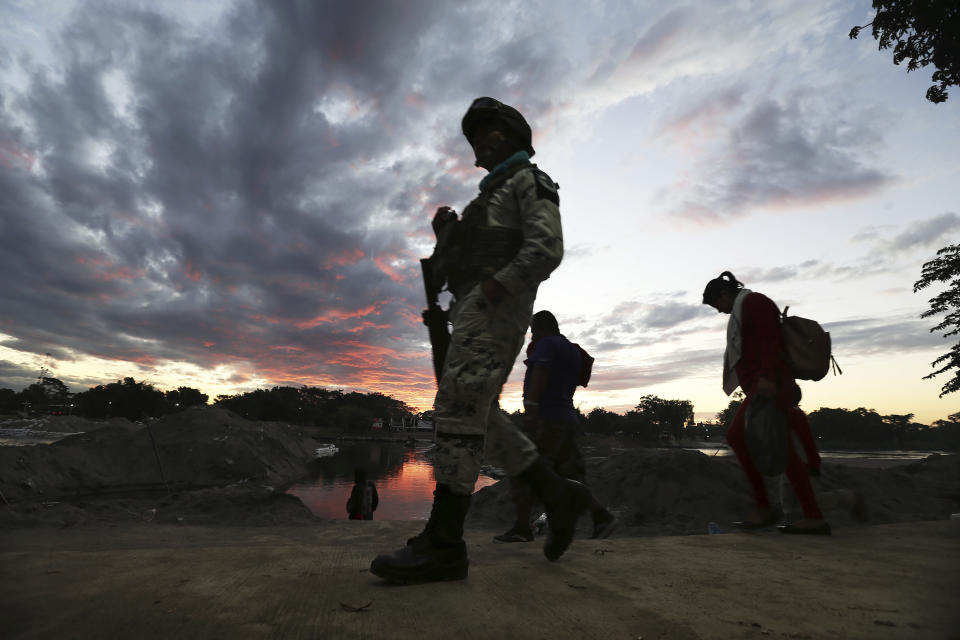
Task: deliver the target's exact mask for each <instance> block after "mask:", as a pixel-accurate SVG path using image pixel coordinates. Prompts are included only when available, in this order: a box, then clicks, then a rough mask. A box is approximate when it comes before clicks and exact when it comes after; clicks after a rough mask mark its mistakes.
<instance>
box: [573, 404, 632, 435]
mask: <svg viewBox="0 0 960 640" xmlns="http://www.w3.org/2000/svg"><path fill="white" fill-rule="evenodd" d="M583 428H584V431H589V432H590V433H603V434H607V435H610V434H613V433H616V432H617V431H622V430H623V428H624V416H622V415H620V414H619V413H613V412H612V411H607V410H606V409H601V408H600V407H597V408H596V409H594V410H593V411H591V412H590V413H588V414H587V417H586V419H585V420H584V426H583Z"/></svg>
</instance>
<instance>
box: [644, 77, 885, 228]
mask: <svg viewBox="0 0 960 640" xmlns="http://www.w3.org/2000/svg"><path fill="white" fill-rule="evenodd" d="M741 102H743V103H744V104H749V105H750V107H749V109H748V110H746V111H745V112H743V113H738V114H737V115H736V116H730V117H731V118H734V119H735V121H734V122H732V123H728V124H726V125H725V126H726V128H727V133H726V134H725V135H723V136H721V140H722V144H721V145H719V146H718V147H717V148H715V149H712V150H710V151H709V152H708V154H707V157H706V158H705V159H704V160H703V161H702V162H701V163H700V164H699V165H698V166H697V168H696V171H695V173H694V175H693V176H692V177H691V178H690V179H688V180H687V181H685V182H684V183H682V184H676V185H671V187H670V188H668V189H664V190H663V191H662V192H661V194H660V196H661V197H665V198H669V199H670V202H671V203H672V204H673V207H674V210H675V211H676V212H678V213H681V214H684V215H686V216H688V217H690V218H693V219H697V220H723V219H725V218H730V217H734V216H739V215H742V214H744V213H746V212H748V211H750V210H752V209H755V208H758V207H774V208H776V207H785V206H798V205H799V206H803V205H812V204H816V203H819V202H823V201H828V200H833V199H838V198H850V197H857V196H862V195H865V194H869V193H872V192H875V191H876V190H877V189H879V188H881V187H883V186H885V185H887V184H888V183H889V182H890V181H891V180H892V178H891V177H890V176H889V175H887V174H886V173H885V172H883V171H882V170H880V169H878V168H875V167H872V166H870V161H869V154H868V153H867V152H868V151H869V150H870V148H871V147H872V146H873V145H874V144H875V141H876V140H878V139H880V138H881V137H882V136H881V135H880V126H881V122H882V120H881V116H879V115H876V114H872V113H869V112H866V111H863V112H861V113H858V114H856V115H855V116H854V117H837V113H838V111H837V110H836V108H835V107H834V109H833V110H831V109H830V108H829V107H828V106H827V105H817V104H815V103H814V101H813V100H809V99H805V97H804V96H803V94H802V93H801V92H796V93H795V94H794V95H791V96H789V97H788V98H785V99H782V100H778V99H773V98H767V97H763V98H759V99H754V100H752V101H748V100H747V99H745V98H743V97H742V96H741V93H740V90H739V89H738V88H736V87H735V88H732V89H727V90H724V91H722V92H720V93H718V94H717V95H716V96H712V97H711V100H708V101H706V102H704V103H703V104H702V105H700V106H698V107H697V108H695V109H693V110H691V111H690V112H689V113H687V114H683V116H682V117H678V118H676V119H673V120H670V121H668V122H667V123H665V125H664V126H663V128H662V132H663V133H670V134H672V135H681V134H682V133H684V132H686V130H687V129H689V128H691V127H693V126H694V125H695V124H697V122H698V121H699V123H700V124H701V125H702V126H709V127H719V126H720V124H719V121H718V118H720V116H722V115H723V114H724V113H726V112H728V111H731V110H733V109H734V108H735V107H737V106H738V105H740V103H741ZM843 111H844V110H840V111H839V112H840V113H842V112H843ZM673 194H682V195H679V196H674V195H673Z"/></svg>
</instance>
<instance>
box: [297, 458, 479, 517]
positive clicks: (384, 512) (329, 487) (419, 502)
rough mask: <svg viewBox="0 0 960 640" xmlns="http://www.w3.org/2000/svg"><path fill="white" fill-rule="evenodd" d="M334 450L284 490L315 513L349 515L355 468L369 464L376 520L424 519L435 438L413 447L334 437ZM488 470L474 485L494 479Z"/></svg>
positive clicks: (432, 482) (427, 511)
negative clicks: (376, 497)
mask: <svg viewBox="0 0 960 640" xmlns="http://www.w3.org/2000/svg"><path fill="white" fill-rule="evenodd" d="M337 446H338V447H339V448H340V451H338V452H337V453H336V454H334V455H332V456H329V457H325V458H320V459H319V460H317V461H316V462H315V463H314V464H313V474H312V476H311V477H310V478H307V479H305V480H303V481H301V482H299V483H297V484H295V485H293V486H292V487H290V488H289V489H288V490H287V493H290V494H293V495H295V496H297V497H298V498H300V500H301V502H303V504H305V505H306V506H307V508H309V509H310V511H311V512H313V514H314V515H317V516H321V517H324V518H338V519H340V518H342V519H346V517H347V507H346V505H347V498H349V497H350V490H351V489H352V488H353V470H354V469H355V468H358V467H361V468H364V469H366V470H367V479H368V480H373V482H374V483H375V484H376V485H377V494H378V495H379V497H380V506H379V507H378V508H377V511H376V513H374V514H373V517H374V519H376V520H426V519H427V518H428V517H430V506H431V505H432V504H433V488H434V486H435V482H436V481H435V480H434V476H433V464H432V463H431V462H430V460H429V458H428V457H427V455H426V454H427V451H428V450H429V449H430V447H432V446H433V443H430V442H424V443H418V444H417V446H415V447H407V446H404V445H400V444H393V443H384V442H347V443H338V445H337ZM495 482H496V480H495V479H493V478H490V477H488V476H486V475H481V476H480V477H479V478H478V479H477V484H476V487H475V489H474V490H478V489H481V488H483V487H486V486H488V485H491V484H493V483H495Z"/></svg>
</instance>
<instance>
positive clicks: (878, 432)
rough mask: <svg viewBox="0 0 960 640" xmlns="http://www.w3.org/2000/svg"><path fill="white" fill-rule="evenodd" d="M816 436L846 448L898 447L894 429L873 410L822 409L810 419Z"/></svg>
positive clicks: (811, 427) (811, 415) (813, 413)
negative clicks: (863, 446)
mask: <svg viewBox="0 0 960 640" xmlns="http://www.w3.org/2000/svg"><path fill="white" fill-rule="evenodd" d="M807 417H808V419H809V420H810V429H811V430H812V431H813V434H814V436H816V437H817V438H819V439H822V440H823V441H825V442H832V443H834V444H844V445H870V446H874V447H888V446H892V445H894V444H896V442H897V438H896V432H895V430H894V427H893V425H891V424H889V423H888V422H886V421H885V420H884V418H883V416H881V415H880V414H879V413H877V412H876V411H874V410H873V409H865V408H863V407H859V408H857V409H853V410H850V409H829V408H826V407H824V408H821V409H817V410H816V411H813V412H812V413H810V414H809V415H808V416H807Z"/></svg>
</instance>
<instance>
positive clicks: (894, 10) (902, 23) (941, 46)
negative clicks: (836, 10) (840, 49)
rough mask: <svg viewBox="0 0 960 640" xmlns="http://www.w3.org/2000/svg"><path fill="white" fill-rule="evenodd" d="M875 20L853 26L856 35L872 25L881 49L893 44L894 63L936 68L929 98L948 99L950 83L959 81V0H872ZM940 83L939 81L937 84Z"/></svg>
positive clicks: (954, 84)
mask: <svg viewBox="0 0 960 640" xmlns="http://www.w3.org/2000/svg"><path fill="white" fill-rule="evenodd" d="M873 8H874V9H876V11H877V13H876V15H875V16H874V18H873V20H872V21H871V22H869V23H867V24H865V25H863V26H859V27H854V28H853V29H851V30H850V38H851V39H855V38H856V37H857V36H858V35H860V31H861V30H862V29H864V28H866V27H868V26H871V27H872V33H873V38H874V40H876V41H877V42H878V43H879V48H880V49H889V48H890V47H891V46H892V47H893V63H894V64H896V65H899V64H900V63H901V62H903V61H904V60H906V61H907V72H910V71H914V70H916V69H919V68H920V67H925V66H927V65H929V64H933V66H934V67H935V68H936V69H937V70H936V71H935V72H934V73H933V77H932V80H933V82H934V83H935V84H934V85H933V86H931V87H930V88H929V89H927V100H929V101H930V102H934V103H939V102H945V101H946V99H947V97H948V94H947V87H950V86H956V85H958V84H960V4H958V3H957V0H873ZM936 83H939V84H936Z"/></svg>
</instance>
